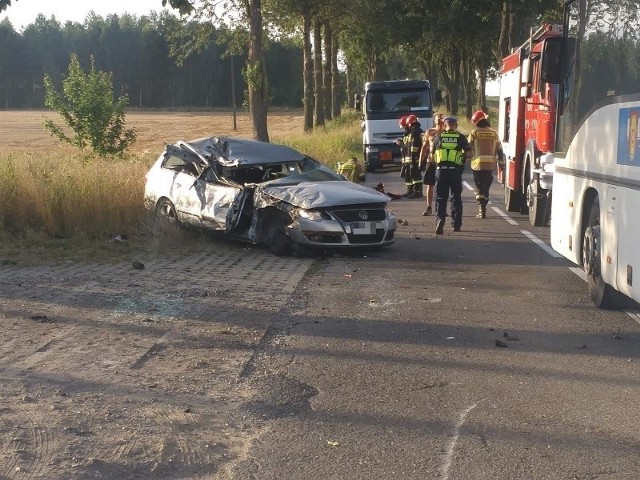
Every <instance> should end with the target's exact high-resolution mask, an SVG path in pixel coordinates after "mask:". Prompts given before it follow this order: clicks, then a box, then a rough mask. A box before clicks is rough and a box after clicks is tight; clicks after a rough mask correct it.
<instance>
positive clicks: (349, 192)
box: [260, 180, 389, 209]
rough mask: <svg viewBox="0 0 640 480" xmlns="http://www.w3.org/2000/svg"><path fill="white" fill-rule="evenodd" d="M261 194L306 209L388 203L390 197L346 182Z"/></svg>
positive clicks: (268, 188) (268, 186)
mask: <svg viewBox="0 0 640 480" xmlns="http://www.w3.org/2000/svg"><path fill="white" fill-rule="evenodd" d="M260 190H261V193H263V194H266V195H269V196H271V197H274V198H277V199H278V200H282V201H283V202H287V203H290V204H291V205H294V206H296V207H300V208H304V209H313V208H327V207H338V206H343V205H364V204H368V203H387V202H388V201H389V197H387V196H386V195H384V194H382V193H380V192H377V191H376V190H374V189H373V188H370V187H365V186H362V185H358V184H357V183H353V182H348V181H344V180H337V181H328V182H318V183H315V182H302V183H298V184H296V185H271V184H266V185H264V186H262V187H260Z"/></svg>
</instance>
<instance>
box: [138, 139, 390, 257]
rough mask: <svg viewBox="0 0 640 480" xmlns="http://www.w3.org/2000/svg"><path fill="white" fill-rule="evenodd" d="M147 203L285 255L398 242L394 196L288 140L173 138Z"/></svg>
mask: <svg viewBox="0 0 640 480" xmlns="http://www.w3.org/2000/svg"><path fill="white" fill-rule="evenodd" d="M144 198H145V205H146V207H147V208H148V209H150V210H153V211H154V212H156V213H157V215H158V216H159V217H160V218H162V219H163V220H165V221H167V222H172V223H178V224H181V225H185V226H195V227H199V228H204V229H209V230H221V231H224V232H226V234H227V236H229V237H231V238H235V239H239V240H242V241H247V242H250V243H252V244H257V245H264V246H266V247H267V248H269V249H270V250H271V251H272V252H273V253H275V254H277V255H287V254H290V253H292V252H294V251H296V250H305V249H306V250H308V249H313V248H320V249H325V250H326V249H331V248H338V247H378V246H385V245H389V244H391V243H392V242H393V236H394V233H395V230H396V218H395V217H394V215H393V214H392V213H391V212H389V210H388V208H387V203H388V201H389V197H387V196H386V195H384V194H382V193H379V192H377V191H375V190H374V189H372V188H369V187H365V186H363V185H358V184H356V183H353V182H350V181H347V180H345V179H344V178H343V177H342V176H340V175H338V174H337V173H336V172H334V171H333V170H331V169H329V168H327V167H325V166H324V165H322V164H321V163H319V162H318V161H316V160H314V159H312V158H310V157H308V156H306V155H304V154H302V153H300V152H298V151H296V150H294V149H292V148H289V147H287V146H284V145H277V144H272V143H264V142H257V141H253V140H245V139H240V138H233V137H208V138H201V139H198V140H193V141H188V142H186V141H179V142H177V143H175V144H172V145H167V146H166V148H165V150H164V152H163V153H162V154H161V155H160V157H159V158H158V160H157V161H156V162H155V163H154V164H153V166H152V167H151V169H150V170H149V172H148V173H147V175H146V185H145V197H144Z"/></svg>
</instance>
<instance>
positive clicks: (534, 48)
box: [498, 24, 562, 226]
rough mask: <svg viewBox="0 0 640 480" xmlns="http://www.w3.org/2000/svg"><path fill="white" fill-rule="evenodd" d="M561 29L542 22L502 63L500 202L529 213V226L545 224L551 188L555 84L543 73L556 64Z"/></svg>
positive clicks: (556, 91)
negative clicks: (502, 192)
mask: <svg viewBox="0 0 640 480" xmlns="http://www.w3.org/2000/svg"><path fill="white" fill-rule="evenodd" d="M561 39H562V26H560V25H549V24H545V25H543V26H541V27H540V28H539V29H538V30H537V31H535V32H533V33H532V34H531V36H530V37H529V39H528V40H527V41H526V42H525V43H524V44H523V45H521V46H520V47H518V48H516V49H514V50H513V51H512V53H511V54H509V55H507V56H506V57H505V58H503V59H502V68H501V71H500V78H499V82H500V105H499V109H498V134H499V135H500V140H501V141H502V146H503V149H504V154H505V157H506V158H505V164H504V165H503V166H500V167H499V168H498V182H500V183H502V184H503V185H504V204H505V207H506V209H507V210H508V211H510V212H520V213H522V214H524V215H527V214H528V215H529V221H530V223H531V224H532V225H534V226H543V225H547V224H548V223H549V217H550V212H551V188H552V184H553V153H552V152H553V151H554V143H555V124H556V102H557V100H558V99H557V96H558V85H555V84H552V83H551V82H550V79H549V78H547V76H546V72H548V71H550V70H551V69H550V68H548V66H549V63H554V62H556V63H557V62H559V55H560V46H561Z"/></svg>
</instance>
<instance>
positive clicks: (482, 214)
mask: <svg viewBox="0 0 640 480" xmlns="http://www.w3.org/2000/svg"><path fill="white" fill-rule="evenodd" d="M476 218H487V207H485V206H484V205H482V204H481V205H479V206H478V214H477V215H476Z"/></svg>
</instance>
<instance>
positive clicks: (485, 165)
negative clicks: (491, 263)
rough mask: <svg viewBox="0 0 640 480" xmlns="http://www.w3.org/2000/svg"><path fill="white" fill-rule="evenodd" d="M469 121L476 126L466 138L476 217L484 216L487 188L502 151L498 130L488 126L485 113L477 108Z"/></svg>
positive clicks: (500, 158) (487, 199)
mask: <svg viewBox="0 0 640 480" xmlns="http://www.w3.org/2000/svg"><path fill="white" fill-rule="evenodd" d="M471 122H472V123H473V124H474V125H475V126H476V128H475V129H473V130H472V131H471V133H470V134H469V138H468V140H469V144H470V145H471V151H472V154H471V170H472V171H473V181H474V182H475V184H476V201H477V202H478V214H477V215H476V218H486V216H487V203H489V188H490V187H491V184H492V183H493V171H494V170H495V168H496V160H500V161H502V160H503V159H504V153H503V152H502V144H501V143H500V139H499V138H498V132H496V131H495V130H494V129H493V128H491V127H490V126H489V119H488V117H487V114H486V113H484V112H483V111H482V110H478V111H477V112H475V113H474V114H473V116H472V117H471Z"/></svg>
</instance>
